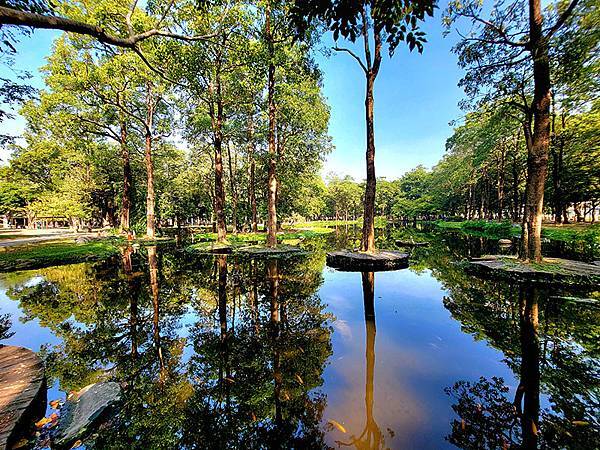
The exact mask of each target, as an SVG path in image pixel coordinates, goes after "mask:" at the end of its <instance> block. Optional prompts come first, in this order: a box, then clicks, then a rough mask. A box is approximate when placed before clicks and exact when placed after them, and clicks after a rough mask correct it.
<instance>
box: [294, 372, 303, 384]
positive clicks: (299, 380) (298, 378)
mask: <svg viewBox="0 0 600 450" xmlns="http://www.w3.org/2000/svg"><path fill="white" fill-rule="evenodd" d="M296 380H298V383H300V384H304V381H302V378H301V377H300V375H298V374H296Z"/></svg>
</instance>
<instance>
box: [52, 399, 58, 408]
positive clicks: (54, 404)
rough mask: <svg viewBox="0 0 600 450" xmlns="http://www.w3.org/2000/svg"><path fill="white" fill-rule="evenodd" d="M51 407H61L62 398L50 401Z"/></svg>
mask: <svg viewBox="0 0 600 450" xmlns="http://www.w3.org/2000/svg"><path fill="white" fill-rule="evenodd" d="M50 408H52V409H59V408H60V400H52V401H51V402H50Z"/></svg>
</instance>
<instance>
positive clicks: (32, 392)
mask: <svg viewBox="0 0 600 450" xmlns="http://www.w3.org/2000/svg"><path fill="white" fill-rule="evenodd" d="M45 407H46V379H45V377H44V366H43V364H42V361H41V360H40V358H39V357H38V356H37V355H36V354H35V353H34V352H32V351H31V350H29V349H26V348H23V347H15V346H13V345H0V450H4V449H7V448H12V446H13V444H14V443H15V442H17V441H18V440H19V438H21V437H27V436H28V435H29V434H30V431H31V429H32V425H33V423H34V422H35V421H36V420H38V419H39V418H41V417H43V416H44V410H45Z"/></svg>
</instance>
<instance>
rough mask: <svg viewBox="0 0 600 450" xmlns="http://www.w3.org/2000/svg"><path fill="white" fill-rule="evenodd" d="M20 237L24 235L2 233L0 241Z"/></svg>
mask: <svg viewBox="0 0 600 450" xmlns="http://www.w3.org/2000/svg"><path fill="white" fill-rule="evenodd" d="M20 237H23V236H19V235H18V234H4V233H0V241H1V240H5V239H6V240H8V239H18V238H20Z"/></svg>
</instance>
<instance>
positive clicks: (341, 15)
mask: <svg viewBox="0 0 600 450" xmlns="http://www.w3.org/2000/svg"><path fill="white" fill-rule="evenodd" d="M434 7H435V2H434V1H431V0H426V1H419V2H417V1H412V0H400V1H398V0H395V1H394V0H361V1H355V2H347V1H340V0H329V1H323V0H310V1H296V3H295V8H294V17H295V22H296V24H297V27H298V29H299V30H300V31H304V30H306V29H307V28H308V27H309V26H310V24H311V23H312V22H313V21H314V20H318V21H322V22H323V23H324V24H325V25H326V27H327V28H329V29H330V30H331V31H333V38H334V40H335V41H336V42H337V40H338V38H339V37H340V35H341V36H342V37H343V38H345V39H348V40H349V41H351V42H355V41H356V40H357V39H362V42H363V50H364V58H361V57H360V56H359V55H357V54H356V53H355V52H354V51H352V50H351V49H349V48H344V47H339V46H337V45H336V46H335V47H334V50H336V51H338V52H346V53H348V54H349V55H350V56H352V57H353V58H354V59H355V60H356V61H357V62H358V64H359V66H360V68H361V69H362V71H363V72H364V75H365V81H366V91H365V121H366V125H367V127H366V128H367V149H366V154H365V156H366V166H367V182H366V185H365V203H364V214H363V232H362V240H361V250H362V251H364V252H369V253H372V252H375V193H376V184H377V179H376V177H375V128H374V119H373V109H374V96H373V91H374V86H375V79H376V78H377V75H378V74H379V69H380V67H381V60H382V52H383V50H384V46H386V45H387V48H388V53H389V55H390V56H392V55H393V54H394V51H395V49H396V47H397V46H398V44H399V43H400V42H402V41H404V42H406V43H407V44H408V46H409V49H410V50H411V51H412V50H413V49H415V48H416V49H417V50H418V51H419V53H421V52H422V51H423V43H424V42H425V41H426V40H425V37H424V35H425V33H424V32H422V31H420V30H419V28H418V22H419V21H422V20H423V19H424V18H425V16H426V15H429V16H433V10H434ZM371 45H373V52H371Z"/></svg>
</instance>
